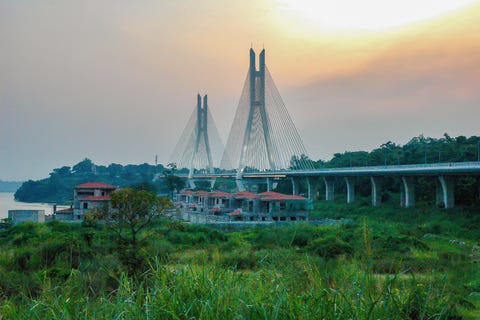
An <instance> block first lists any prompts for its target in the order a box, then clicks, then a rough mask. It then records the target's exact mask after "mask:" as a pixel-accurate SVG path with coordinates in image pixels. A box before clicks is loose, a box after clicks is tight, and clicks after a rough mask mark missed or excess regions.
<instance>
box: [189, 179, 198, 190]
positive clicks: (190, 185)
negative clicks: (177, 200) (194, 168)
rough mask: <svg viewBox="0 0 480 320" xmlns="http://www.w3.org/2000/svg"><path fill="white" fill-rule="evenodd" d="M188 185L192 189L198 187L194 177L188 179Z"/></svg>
mask: <svg viewBox="0 0 480 320" xmlns="http://www.w3.org/2000/svg"><path fill="white" fill-rule="evenodd" d="M188 186H189V187H190V189H195V188H197V186H196V185H195V181H193V179H188Z"/></svg>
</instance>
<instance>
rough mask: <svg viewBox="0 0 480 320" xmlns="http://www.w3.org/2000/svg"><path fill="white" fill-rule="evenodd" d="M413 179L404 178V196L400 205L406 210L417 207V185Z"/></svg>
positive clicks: (402, 195)
mask: <svg viewBox="0 0 480 320" xmlns="http://www.w3.org/2000/svg"><path fill="white" fill-rule="evenodd" d="M414 182H415V181H414V180H413V178H412V177H402V186H403V188H402V191H403V192H402V194H401V200H400V204H401V205H402V207H404V208H411V207H414V206H415V184H414Z"/></svg>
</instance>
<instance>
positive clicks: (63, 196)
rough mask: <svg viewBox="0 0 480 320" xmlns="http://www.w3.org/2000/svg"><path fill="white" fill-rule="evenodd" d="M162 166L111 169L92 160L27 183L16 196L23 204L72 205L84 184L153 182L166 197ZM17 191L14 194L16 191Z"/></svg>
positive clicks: (129, 184) (124, 184) (116, 184)
mask: <svg viewBox="0 0 480 320" xmlns="http://www.w3.org/2000/svg"><path fill="white" fill-rule="evenodd" d="M163 170H164V167H163V166H162V165H158V166H153V165H149V164H147V163H144V164H140V165H131V164H129V165H125V166H123V165H120V164H116V163H112V164H110V165H108V166H101V165H95V164H94V163H93V162H92V161H91V160H90V159H84V160H82V161H81V162H79V163H78V164H76V165H74V166H73V167H68V166H65V167H61V168H56V169H53V171H52V172H51V173H50V176H49V177H48V178H45V179H41V180H36V181H34V180H28V181H25V182H24V183H23V184H22V185H21V186H20V188H18V190H17V191H16V192H15V199H16V200H18V201H22V202H55V203H58V204H70V203H71V201H72V198H73V188H74V187H75V186H76V185H78V184H82V183H85V182H90V181H98V182H104V183H108V184H111V185H114V186H119V187H125V186H131V185H134V184H139V183H142V182H150V183H152V184H154V185H155V187H156V188H157V189H158V190H159V192H163V193H167V192H168V190H167V188H166V186H165V183H164V179H163V175H162V172H163ZM14 191H15V190H14Z"/></svg>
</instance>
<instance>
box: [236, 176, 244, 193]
mask: <svg viewBox="0 0 480 320" xmlns="http://www.w3.org/2000/svg"><path fill="white" fill-rule="evenodd" d="M235 183H236V184H237V189H238V191H245V183H244V181H243V179H236V180H235Z"/></svg>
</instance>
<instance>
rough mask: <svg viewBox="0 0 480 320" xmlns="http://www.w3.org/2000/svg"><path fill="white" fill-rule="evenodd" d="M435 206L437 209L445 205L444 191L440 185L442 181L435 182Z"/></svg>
mask: <svg viewBox="0 0 480 320" xmlns="http://www.w3.org/2000/svg"><path fill="white" fill-rule="evenodd" d="M435 205H436V206H437V207H440V206H441V205H443V191H442V185H441V184H440V179H438V180H435Z"/></svg>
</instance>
